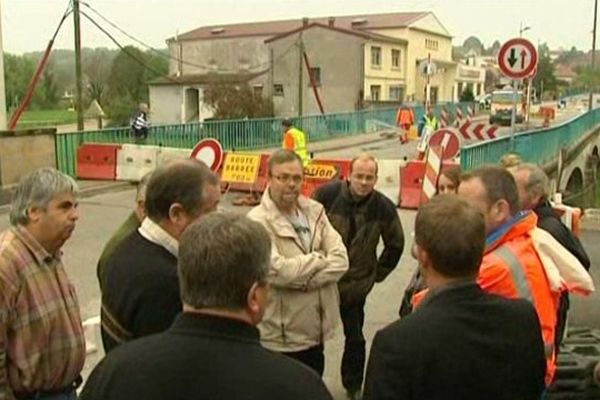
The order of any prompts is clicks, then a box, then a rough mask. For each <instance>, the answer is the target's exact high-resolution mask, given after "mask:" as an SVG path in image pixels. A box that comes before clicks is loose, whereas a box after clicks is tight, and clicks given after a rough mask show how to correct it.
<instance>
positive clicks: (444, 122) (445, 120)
mask: <svg viewBox="0 0 600 400" xmlns="http://www.w3.org/2000/svg"><path fill="white" fill-rule="evenodd" d="M447 126H448V109H447V108H446V107H445V106H444V107H442V112H441V115H440V128H445V127H447Z"/></svg>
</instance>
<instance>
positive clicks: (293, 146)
mask: <svg viewBox="0 0 600 400" xmlns="http://www.w3.org/2000/svg"><path fill="white" fill-rule="evenodd" d="M281 125H283V146H282V147H283V148H284V149H285V150H291V151H293V152H294V153H296V154H298V156H299V157H300V159H301V160H302V165H303V166H304V167H306V165H308V163H309V162H310V157H309V155H308V149H307V147H306V134H305V133H304V132H302V131H301V130H300V129H298V128H296V127H294V126H293V125H292V121H291V120H289V119H287V118H286V119H284V120H283V121H282V122H281Z"/></svg>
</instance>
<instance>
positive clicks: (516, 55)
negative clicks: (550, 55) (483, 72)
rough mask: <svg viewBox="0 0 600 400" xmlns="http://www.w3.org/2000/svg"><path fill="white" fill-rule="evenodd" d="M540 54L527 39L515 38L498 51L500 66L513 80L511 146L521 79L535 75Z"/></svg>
mask: <svg viewBox="0 0 600 400" xmlns="http://www.w3.org/2000/svg"><path fill="white" fill-rule="evenodd" d="M537 62H538V54H537V50H536V48H535V46H534V45H533V44H532V43H531V42H530V41H529V40H527V39H523V38H514V39H510V40H509V41H507V42H506V43H504V44H503V45H502V47H501V48H500V52H499V53H498V66H499V67H500V70H501V71H502V73H503V74H504V75H505V76H506V77H508V78H510V79H512V80H513V85H512V86H513V110H512V116H511V119H510V125H511V129H510V147H511V150H513V149H514V134H515V119H516V114H517V90H518V88H519V81H520V80H522V79H524V78H528V77H531V76H533V74H534V72H535V69H536V67H537Z"/></svg>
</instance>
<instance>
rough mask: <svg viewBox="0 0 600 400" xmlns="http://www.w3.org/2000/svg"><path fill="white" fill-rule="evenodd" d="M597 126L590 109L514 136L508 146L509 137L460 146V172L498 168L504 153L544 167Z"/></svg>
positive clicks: (598, 117) (599, 119) (597, 114)
mask: <svg viewBox="0 0 600 400" xmlns="http://www.w3.org/2000/svg"><path fill="white" fill-rule="evenodd" d="M599 124H600V109H594V110H592V111H588V112H586V113H585V114H582V115H580V116H577V117H575V118H573V119H571V120H569V121H567V122H564V123H562V124H559V125H556V126H553V127H550V128H546V129H541V130H539V129H536V130H531V131H526V132H521V133H517V134H515V135H514V140H513V142H512V143H511V140H510V136H503V137H500V138H497V139H493V140H490V141H486V142H482V143H477V144H472V145H468V146H464V147H462V148H461V150H460V164H461V168H462V169H463V170H465V171H466V170H469V169H472V168H477V167H480V166H482V165H485V164H498V162H499V161H500V158H501V157H502V156H503V155H504V154H506V153H508V152H514V153H517V154H519V156H520V157H521V158H522V159H523V160H525V161H527V162H531V163H536V164H540V165H541V164H545V163H547V162H550V161H552V160H554V159H555V158H556V157H557V156H558V152H559V151H560V149H561V148H563V147H568V146H570V145H572V144H574V143H576V142H577V141H578V140H579V139H581V138H583V137H584V136H585V135H586V134H587V133H588V132H589V131H590V130H591V129H593V128H594V127H595V126H597V125H599Z"/></svg>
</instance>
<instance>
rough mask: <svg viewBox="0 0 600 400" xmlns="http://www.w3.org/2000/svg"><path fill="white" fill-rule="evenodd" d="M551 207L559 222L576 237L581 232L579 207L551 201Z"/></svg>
mask: <svg viewBox="0 0 600 400" xmlns="http://www.w3.org/2000/svg"><path fill="white" fill-rule="evenodd" d="M552 209H553V210H554V212H555V213H556V215H557V216H558V217H559V218H560V220H561V222H562V223H563V224H565V226H566V227H567V228H569V229H570V230H571V231H572V232H573V234H574V235H575V236H577V237H579V235H580V234H581V217H582V213H581V208H579V207H570V206H567V205H565V204H556V203H552Z"/></svg>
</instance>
